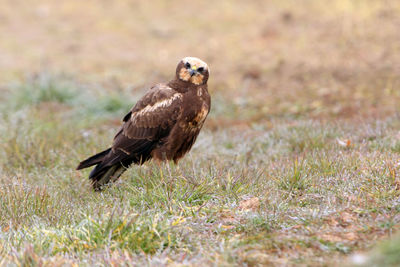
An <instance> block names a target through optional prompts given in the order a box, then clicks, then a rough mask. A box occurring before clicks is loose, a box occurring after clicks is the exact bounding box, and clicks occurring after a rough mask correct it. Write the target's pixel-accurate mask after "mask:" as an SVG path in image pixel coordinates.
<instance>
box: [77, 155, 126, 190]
mask: <svg viewBox="0 0 400 267" xmlns="http://www.w3.org/2000/svg"><path fill="white" fill-rule="evenodd" d="M110 151H111V148H109V149H106V150H104V151H102V152H100V153H98V154H96V155H94V156H91V157H90V158H88V159H85V160H84V161H82V162H81V163H79V165H78V167H77V168H76V169H77V170H80V169H84V168H88V167H90V166H93V165H96V167H95V168H94V169H93V170H92V171H91V172H90V175H89V179H90V180H92V185H93V189H94V190H95V191H100V190H101V189H102V187H103V186H104V185H106V184H108V183H110V182H114V181H116V180H117V179H118V178H119V177H120V176H121V174H122V173H123V172H124V171H125V167H124V166H122V164H121V163H120V162H118V163H115V164H113V165H107V159H106V157H107V155H109V153H110Z"/></svg>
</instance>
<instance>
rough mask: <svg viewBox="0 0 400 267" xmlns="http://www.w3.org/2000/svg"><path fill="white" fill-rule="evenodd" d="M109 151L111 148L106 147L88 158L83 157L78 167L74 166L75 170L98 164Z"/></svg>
mask: <svg viewBox="0 0 400 267" xmlns="http://www.w3.org/2000/svg"><path fill="white" fill-rule="evenodd" d="M110 151H111V148H109V149H106V150H104V151H102V152H100V153H98V154H96V155H94V156H91V157H90V158H87V159H85V160H84V161H82V162H81V163H79V165H78V167H77V168H76V169H77V170H80V169H85V168H88V167H90V166H93V165H96V164H99V163H101V162H102V161H103V159H104V158H105V156H107V155H108V153H109V152H110Z"/></svg>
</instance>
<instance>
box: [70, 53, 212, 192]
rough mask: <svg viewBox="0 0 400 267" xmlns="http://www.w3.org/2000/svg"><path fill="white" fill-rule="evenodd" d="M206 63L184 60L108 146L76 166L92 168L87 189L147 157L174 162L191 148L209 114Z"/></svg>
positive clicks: (135, 110)
mask: <svg viewBox="0 0 400 267" xmlns="http://www.w3.org/2000/svg"><path fill="white" fill-rule="evenodd" d="M209 75H210V69H209V67H208V65H207V64H206V63H205V62H204V61H202V60H201V59H199V58H196V57H184V58H183V59H181V60H180V61H179V63H178V65H177V67H176V73H175V78H174V79H172V80H171V81H169V82H167V83H159V84H156V85H154V86H153V87H151V88H150V89H149V90H148V91H147V92H146V93H145V94H144V96H143V97H142V98H141V99H140V100H139V101H137V103H136V104H135V105H134V106H133V107H132V109H131V110H130V111H129V112H128V113H127V114H126V115H125V116H124V117H123V119H122V126H121V127H120V129H119V131H118V132H117V134H116V135H115V137H114V140H113V142H112V145H111V147H110V148H108V149H106V150H104V151H102V152H100V153H98V154H96V155H94V156H91V157H89V158H87V159H85V160H83V161H82V162H80V163H79V165H78V167H77V170H81V169H84V168H88V167H91V166H95V167H94V168H93V170H92V171H91V172H90V174H89V179H90V180H91V183H92V187H93V189H94V190H95V191H101V190H102V189H103V188H104V186H105V185H107V184H111V183H113V182H115V181H116V180H117V179H118V178H119V177H120V176H121V175H122V173H123V172H124V171H125V170H127V168H128V167H129V166H131V165H132V164H136V165H142V164H143V163H145V162H146V161H148V160H150V159H153V160H155V161H156V162H158V163H161V162H165V161H173V162H174V163H175V164H177V163H178V161H179V160H180V159H181V158H182V157H183V156H184V155H185V154H186V153H187V152H189V150H190V149H191V147H192V146H193V144H194V143H195V141H196V138H197V136H198V135H199V133H200V130H201V128H202V127H203V124H204V122H205V120H206V118H207V116H208V113H209V112H210V108H211V96H210V94H209V92H208V86H207V81H208V78H209Z"/></svg>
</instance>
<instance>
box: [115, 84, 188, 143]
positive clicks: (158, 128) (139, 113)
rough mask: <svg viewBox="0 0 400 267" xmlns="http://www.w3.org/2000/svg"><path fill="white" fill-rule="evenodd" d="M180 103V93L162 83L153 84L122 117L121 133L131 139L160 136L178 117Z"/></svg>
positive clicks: (149, 138)
mask: <svg viewBox="0 0 400 267" xmlns="http://www.w3.org/2000/svg"><path fill="white" fill-rule="evenodd" d="M181 104H182V94H181V93H178V92H176V91H175V90H173V89H171V88H170V87H168V86H167V85H164V84H158V85H156V86H154V87H153V88H152V89H150V91H149V92H148V93H147V94H146V95H144V96H143V97H142V98H141V99H140V100H139V101H138V102H137V103H136V105H135V106H134V107H133V108H132V109H131V111H130V112H129V113H128V114H127V115H126V116H125V117H124V119H123V121H124V122H125V124H124V125H123V128H122V134H123V135H125V136H126V137H128V138H132V139H148V140H155V139H158V138H160V137H162V135H163V132H164V131H165V130H168V129H169V128H170V127H171V126H172V125H173V124H174V123H175V122H176V120H177V119H178V116H179V114H180V113H181V108H182V105H181Z"/></svg>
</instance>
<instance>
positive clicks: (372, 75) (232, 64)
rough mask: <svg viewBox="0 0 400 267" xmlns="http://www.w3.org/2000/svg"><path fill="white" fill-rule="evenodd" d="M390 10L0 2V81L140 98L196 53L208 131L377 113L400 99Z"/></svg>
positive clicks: (370, 0) (322, 4)
mask: <svg viewBox="0 0 400 267" xmlns="http://www.w3.org/2000/svg"><path fill="white" fill-rule="evenodd" d="M399 12H400V2H399V1H397V0H332V1H320V0H286V1H281V0H269V1H261V0H259V1H257V0H254V1H244V0H229V1H228V0H221V1H205V0H202V1H191V2H190V3H189V2H187V1H178V0H174V1H163V0H156V1H127V0H118V1H106V0H103V1H91V0H89V1H78V0H71V1H50V0H42V1H32V0H24V1H22V0H1V4H0V40H1V41H0V73H1V74H0V83H1V84H0V85H1V88H2V89H3V90H11V91H12V90H14V89H10V88H14V87H10V84H15V82H17V81H24V82H25V83H26V79H37V77H38V76H42V75H43V73H46V75H50V76H52V77H53V76H57V75H67V76H68V77H70V78H68V79H73V80H74V81H75V82H78V83H81V84H86V85H88V86H85V87H84V88H83V89H82V90H84V91H85V90H90V88H92V87H99V86H100V87H102V88H105V89H106V90H109V91H111V92H114V93H115V92H117V95H118V88H119V89H121V88H122V89H121V90H124V92H125V93H128V94H130V93H132V94H135V93H137V94H138V95H140V94H141V93H142V92H143V91H144V90H145V89H146V88H147V87H148V86H150V85H152V84H155V83H158V82H163V81H166V80H169V79H171V78H172V76H173V75H174V71H175V66H176V64H177V62H178V61H179V59H181V58H182V57H184V56H196V57H199V58H201V59H203V60H205V61H206V62H207V63H208V64H209V66H210V68H211V79H210V81H209V88H210V91H211V93H212V94H213V97H214V106H213V112H212V114H213V115H212V119H211V120H210V122H209V125H208V127H218V126H217V123H215V122H214V123H213V120H214V119H217V120H218V118H221V117H223V118H224V119H225V120H227V123H229V124H230V125H232V124H233V125H235V124H239V125H248V124H249V123H252V122H264V121H268V120H269V119H271V118H280V117H284V118H286V117H295V118H297V117H299V116H300V117H301V116H306V117H310V118H315V119H326V118H327V119H331V118H344V119H348V118H360V117H365V116H368V117H371V116H372V117H382V116H387V115H390V114H393V113H394V112H396V108H397V105H398V103H399V100H400V90H398V88H399V84H400V34H399V29H400V16H398V14H399ZM32 77H33V78H32ZM35 77H36V78H35ZM115 88H117V89H115ZM26 92H29V90H27V91H24V93H26ZM2 99H3V100H4V96H3V98H2ZM130 104H132V102H130ZM218 125H220V124H219V123H218Z"/></svg>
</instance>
